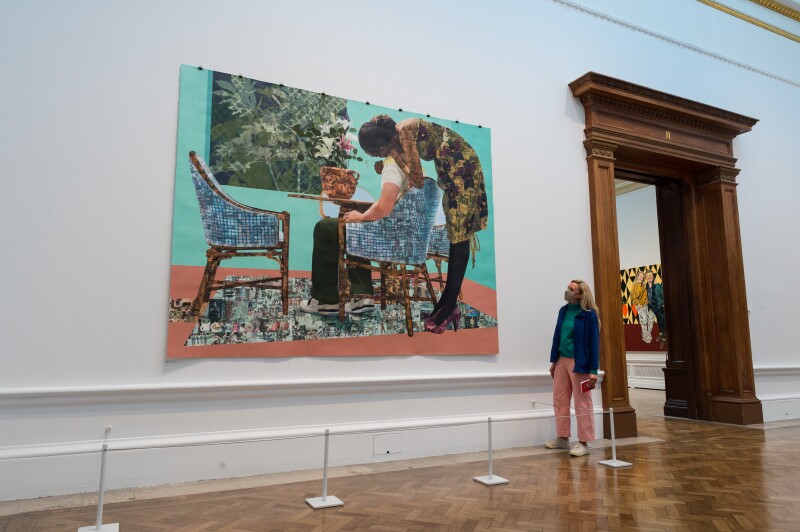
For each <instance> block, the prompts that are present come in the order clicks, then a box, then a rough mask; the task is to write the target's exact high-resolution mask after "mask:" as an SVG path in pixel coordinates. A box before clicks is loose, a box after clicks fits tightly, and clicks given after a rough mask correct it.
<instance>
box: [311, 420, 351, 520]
mask: <svg viewBox="0 0 800 532" xmlns="http://www.w3.org/2000/svg"><path fill="white" fill-rule="evenodd" d="M330 436H331V431H330V430H329V429H325V456H324V458H323V461H322V463H323V465H322V497H313V498H310V499H306V503H308V505H309V506H311V507H312V508H313V509H315V510H318V509H320V508H330V507H331V506H344V503H343V502H342V501H341V499H339V497H334V496H333V495H330V496H329V495H328V440H329V439H330Z"/></svg>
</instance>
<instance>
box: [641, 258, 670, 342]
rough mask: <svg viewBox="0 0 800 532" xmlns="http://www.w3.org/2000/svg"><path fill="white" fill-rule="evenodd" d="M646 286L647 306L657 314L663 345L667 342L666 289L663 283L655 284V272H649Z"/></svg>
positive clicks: (645, 279)
mask: <svg viewBox="0 0 800 532" xmlns="http://www.w3.org/2000/svg"><path fill="white" fill-rule="evenodd" d="M644 285H645V289H646V290H647V305H648V307H650V310H651V311H652V312H653V314H655V316H656V321H657V323H658V331H659V333H658V340H659V341H660V342H661V343H664V342H666V341H667V318H666V317H665V315H664V287H663V286H661V283H656V282H654V276H653V272H647V273H646V274H645V277H644Z"/></svg>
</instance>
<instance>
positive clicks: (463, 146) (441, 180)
mask: <svg viewBox="0 0 800 532" xmlns="http://www.w3.org/2000/svg"><path fill="white" fill-rule="evenodd" d="M416 141H417V150H418V151H419V156H420V159H422V160H424V161H434V166H435V168H436V174H437V177H438V179H437V181H436V182H437V184H438V185H439V188H441V189H442V190H443V191H444V196H443V197H442V206H443V207H444V214H445V217H446V219H447V236H448V238H449V239H450V242H451V243H452V244H458V243H459V242H464V241H466V240H470V241H471V244H473V246H474V242H475V237H474V235H475V233H477V232H478V231H480V230H481V229H486V224H487V223H488V221H489V202H488V200H487V197H486V187H485V184H484V178H483V169H482V168H481V161H480V159H478V154H477V153H475V150H474V149H473V148H472V146H470V145H469V144H467V141H465V140H464V139H463V138H462V137H461V135H459V134H458V133H456V132H455V131H453V130H451V129H448V128H446V127H444V126H441V125H439V124H434V123H432V122H428V121H425V120H419V121H418V125H417V133H416ZM473 256H474V255H473Z"/></svg>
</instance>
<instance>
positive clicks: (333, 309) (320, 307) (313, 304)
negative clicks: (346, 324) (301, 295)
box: [300, 297, 339, 315]
mask: <svg viewBox="0 0 800 532" xmlns="http://www.w3.org/2000/svg"><path fill="white" fill-rule="evenodd" d="M300 310H302V311H303V312H308V313H310V314H328V315H330V314H338V313H339V305H338V304H335V305H326V304H325V303H320V302H319V301H317V300H316V299H314V298H313V297H309V298H308V299H306V300H304V301H301V302H300Z"/></svg>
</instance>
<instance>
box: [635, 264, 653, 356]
mask: <svg viewBox="0 0 800 532" xmlns="http://www.w3.org/2000/svg"><path fill="white" fill-rule="evenodd" d="M631 304H632V305H633V306H634V308H635V309H636V315H637V316H638V318H639V325H640V326H641V328H642V341H644V342H645V343H646V344H649V343H650V342H652V341H653V320H655V314H653V311H652V310H650V306H649V305H648V300H647V290H646V289H645V287H644V272H643V271H642V270H639V271H637V272H636V280H635V281H634V282H633V286H632V287H631Z"/></svg>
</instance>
